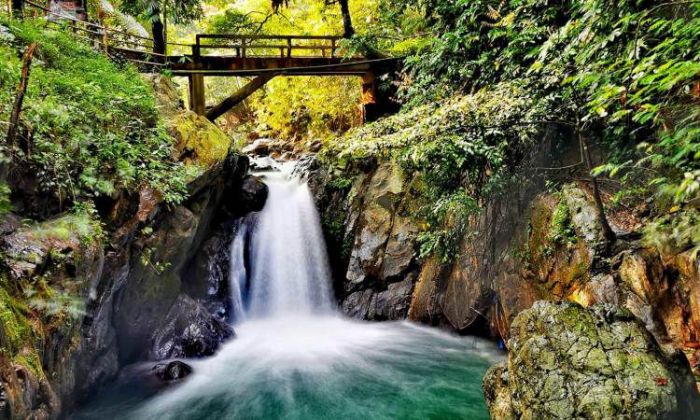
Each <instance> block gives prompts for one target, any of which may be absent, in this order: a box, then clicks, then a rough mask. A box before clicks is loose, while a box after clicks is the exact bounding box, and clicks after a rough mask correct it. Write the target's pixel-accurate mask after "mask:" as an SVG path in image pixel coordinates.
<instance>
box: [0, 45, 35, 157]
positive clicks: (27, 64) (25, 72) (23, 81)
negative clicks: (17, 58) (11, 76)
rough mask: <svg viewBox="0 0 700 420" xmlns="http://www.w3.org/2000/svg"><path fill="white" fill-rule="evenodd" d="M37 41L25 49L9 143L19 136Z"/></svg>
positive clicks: (11, 143) (11, 117)
mask: <svg viewBox="0 0 700 420" xmlns="http://www.w3.org/2000/svg"><path fill="white" fill-rule="evenodd" d="M36 46H37V43H36V42H32V43H31V44H29V46H28V47H27V49H26V50H25V51H24V55H23V56H22V75H21V76H20V79H19V85H17V90H16V93H15V103H14V105H13V106H12V113H11V114H10V127H9V128H8V129H7V144H9V145H10V146H13V145H14V144H15V139H16V137H17V127H18V126H19V114H20V113H21V112H22V104H23V103H24V95H25V94H26V93H27V85H28V84H29V70H30V69H31V66H32V57H34V50H36Z"/></svg>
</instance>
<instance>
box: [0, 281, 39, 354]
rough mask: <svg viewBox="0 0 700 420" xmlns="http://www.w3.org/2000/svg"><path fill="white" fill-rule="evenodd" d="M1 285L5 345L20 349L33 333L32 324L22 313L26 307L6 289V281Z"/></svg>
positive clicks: (0, 310) (1, 320)
mask: <svg viewBox="0 0 700 420" xmlns="http://www.w3.org/2000/svg"><path fill="white" fill-rule="evenodd" d="M2 283H3V285H1V286H0V323H1V324H2V333H3V334H2V337H3V339H4V341H5V342H3V347H7V348H8V349H9V350H10V351H13V352H14V351H18V350H19V349H20V348H21V347H22V344H23V343H25V342H26V341H27V340H28V339H29V337H30V334H31V325H30V324H29V322H28V321H27V318H26V317H25V316H24V315H23V314H22V312H23V311H22V310H25V309H26V307H25V306H24V305H23V304H22V303H20V302H19V301H17V300H16V299H15V298H13V297H12V296H10V294H9V293H8V292H7V290H5V286H4V283H5V282H4V281H3V282H2Z"/></svg>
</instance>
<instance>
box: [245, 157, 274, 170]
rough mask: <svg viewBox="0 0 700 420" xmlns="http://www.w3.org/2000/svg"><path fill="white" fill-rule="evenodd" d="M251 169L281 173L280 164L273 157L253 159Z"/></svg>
mask: <svg viewBox="0 0 700 420" xmlns="http://www.w3.org/2000/svg"><path fill="white" fill-rule="evenodd" d="M250 168H251V169H253V170H255V171H257V172H268V171H279V164H278V163H277V161H276V160H274V159H272V158H271V157H269V156H264V157H257V158H253V159H251V160H250Z"/></svg>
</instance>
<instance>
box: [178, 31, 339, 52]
mask: <svg viewBox="0 0 700 420" xmlns="http://www.w3.org/2000/svg"><path fill="white" fill-rule="evenodd" d="M341 39H343V37H342V36H335V35H257V34H250V35H245V34H197V35H196V36H195V45H193V47H192V53H193V55H194V56H201V55H202V49H233V50H236V56H237V57H241V58H246V57H248V56H250V57H264V55H254V54H250V55H249V54H248V50H264V49H267V50H279V51H280V56H281V57H282V58H285V57H287V58H289V57H292V56H293V52H294V50H305V51H320V52H321V56H323V57H325V56H326V51H330V56H331V57H335V56H336V52H337V50H338V41H339V40H341ZM203 40H205V41H206V40H214V41H221V40H230V41H234V43H231V44H225V43H221V42H217V43H214V44H212V43H207V42H202V41H203ZM260 41H282V42H281V43H275V44H264V43H261V42H260ZM295 41H326V43H324V44H320V45H299V44H298V43H297V42H295Z"/></svg>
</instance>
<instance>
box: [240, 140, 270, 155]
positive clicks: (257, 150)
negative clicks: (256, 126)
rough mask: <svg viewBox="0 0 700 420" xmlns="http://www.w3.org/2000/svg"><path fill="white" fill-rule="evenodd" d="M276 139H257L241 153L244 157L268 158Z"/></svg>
mask: <svg viewBox="0 0 700 420" xmlns="http://www.w3.org/2000/svg"><path fill="white" fill-rule="evenodd" d="M273 143H274V139H257V140H255V141H254V142H253V143H252V144H249V145H248V146H246V147H244V148H243V149H242V150H241V153H243V154H244V155H253V156H267V155H269V154H270V147H271V146H272V144H273Z"/></svg>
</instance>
